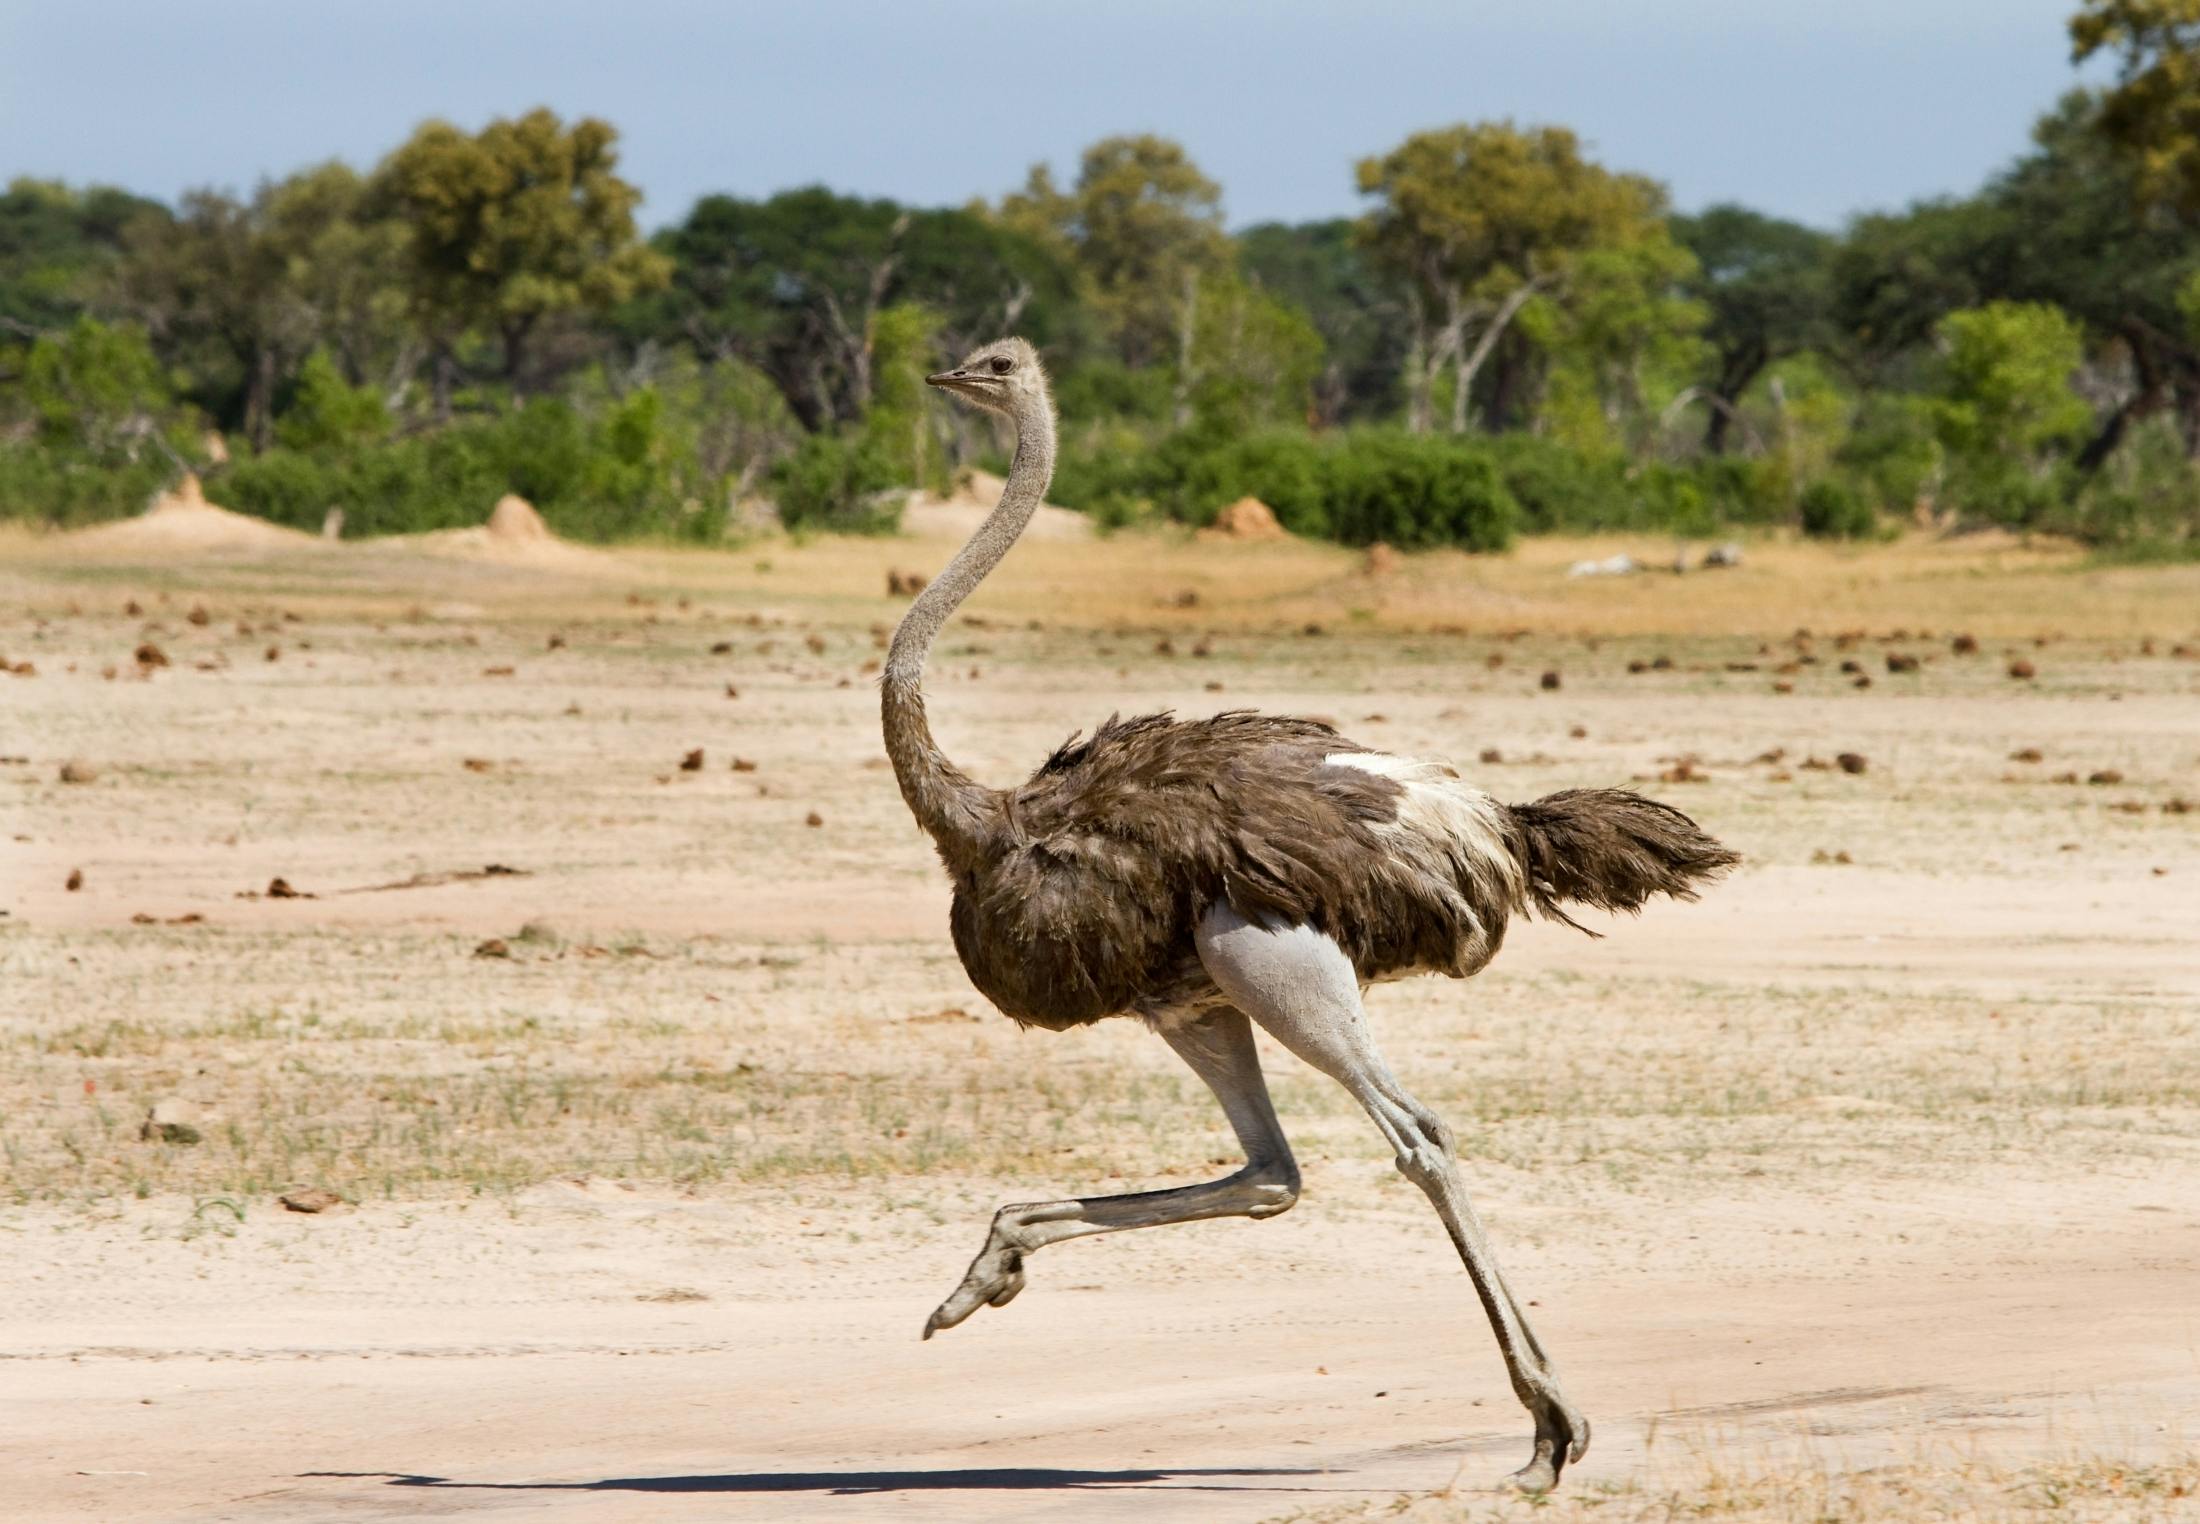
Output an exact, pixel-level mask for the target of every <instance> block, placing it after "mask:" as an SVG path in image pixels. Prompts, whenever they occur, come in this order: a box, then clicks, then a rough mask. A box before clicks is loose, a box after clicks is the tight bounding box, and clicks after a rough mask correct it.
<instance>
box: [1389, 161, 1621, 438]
mask: <svg viewBox="0 0 2200 1524" xmlns="http://www.w3.org/2000/svg"><path fill="white" fill-rule="evenodd" d="M1358 180H1359V188H1360V190H1361V192H1362V194H1364V195H1368V196H1371V197H1373V198H1374V199H1375V205H1374V207H1373V208H1372V209H1371V210H1370V211H1369V212H1368V214H1367V215H1366V217H1365V218H1364V219H1363V220H1362V223H1361V236H1362V237H1363V238H1364V239H1365V240H1366V243H1367V246H1368V248H1369V249H1370V250H1371V251H1373V253H1374V254H1375V256H1376V258H1377V259H1378V260H1379V261H1380V262H1381V263H1382V264H1383V265H1384V266H1385V267H1387V268H1388V269H1389V270H1391V271H1392V272H1394V273H1395V275H1396V276H1397V277H1398V278H1399V279H1400V280H1401V281H1402V282H1404V283H1405V285H1406V288H1407V290H1408V292H1409V293H1410V295H1411V297H1412V299H1413V325H1414V328H1415V345H1414V347H1415V351H1416V353H1417V355H1418V364H1416V365H1415V366H1414V367H1413V369H1412V373H1411V374H1410V375H1409V377H1408V390H1409V397H1408V422H1409V424H1410V425H1411V426H1412V427H1414V428H1417V429H1421V428H1426V427H1428V425H1429V422H1430V386H1431V383H1432V382H1433V380H1434V378H1435V375H1436V374H1437V372H1438V371H1439V370H1440V369H1441V368H1442V367H1443V366H1444V365H1446V364H1447V363H1448V364H1451V365H1453V366H1454V367H1455V368H1456V374H1455V377H1454V402H1453V417H1452V426H1453V428H1454V429H1455V430H1456V429H1460V428H1464V427H1465V424H1466V416H1467V414H1466V409H1467V397H1468V393H1469V392H1470V390H1471V389H1472V386H1473V383H1474V378H1475V375H1476V372H1477V371H1478V370H1479V368H1480V366H1481V364H1482V362H1483V361H1484V360H1485V359H1487V358H1488V356H1489V354H1490V353H1491V351H1492V349H1493V348H1494V347H1495V345H1496V343H1497V341H1498V340H1499V339H1500V338H1502V337H1503V335H1504V332H1505V329H1506V327H1507V326H1508V325H1509V324H1510V322H1511V321H1512V319H1513V318H1514V317H1515V316H1517V315H1518V313H1519V310H1520V308H1521V307H1522V306H1523V305H1524V304H1525V303H1526V302H1527V301H1528V300H1529V299H1530V298H1531V297H1532V296H1534V295H1535V294H1536V293H1537V292H1538V291H1550V290H1557V289H1559V288H1561V287H1562V286H1563V284H1564V281H1565V277H1566V275H1567V273H1568V271H1569V269H1570V267H1571V264H1572V261H1573V260H1574V259H1575V258H1576V257H1577V256H1578V255H1580V254H1581V253H1583V252H1584V251H1586V250H1589V249H1593V248H1606V247H1615V246H1619V245H1624V244H1628V243H1632V242H1635V241H1638V240H1640V239H1643V238H1647V237H1649V236H1652V235H1653V234H1654V233H1656V232H1657V231H1658V230H1659V228H1660V226H1661V223H1662V219H1663V217H1664V214H1665V193H1664V190H1663V188H1662V187H1660V186H1659V185H1658V184H1657V182H1655V181H1653V180H1650V179H1647V178H1645V177H1643V176H1641V175H1628V174H1618V173H1614V172H1613V171H1611V170H1608V169H1605V168H1603V167H1602V166H1600V165H1597V164H1594V163H1592V162H1590V161H1589V159H1588V158H1586V157H1585V156H1584V155H1583V153H1582V151H1581V142H1580V140H1579V139H1578V138H1577V137H1575V135H1574V134H1573V133H1572V132H1570V131H1568V130H1567V129H1565V128H1563V127H1529V128H1521V127H1516V126H1515V125H1514V124H1513V123H1511V122H1509V121H1505V122H1480V123H1471V124H1461V125H1459V126H1455V127H1444V128H1439V129H1437V130H1435V131H1431V132H1418V133H1415V134H1414V135H1413V136H1412V137H1410V138H1408V139H1406V140H1405V142H1403V143H1401V144H1400V145H1399V146H1398V147H1396V148H1394V149H1392V150H1391V151H1390V152H1389V153H1387V154H1384V155H1382V156H1380V157H1377V158H1369V159H1363V160H1361V161H1360V165H1359V169H1358ZM1470 329H1474V330H1477V331H1478V337H1477V338H1476V340H1475V342H1474V343H1473V344H1472V345H1471V346H1470V345H1469V344H1468V342H1467V336H1468V333H1469V331H1470ZM1501 390H1502V389H1501ZM1503 409H1504V403H1503V401H1502V399H1500V400H1499V401H1497V402H1496V403H1495V404H1494V405H1493V406H1492V408H1491V410H1490V411H1491V412H1492V413H1493V414H1501V413H1502V411H1503Z"/></svg>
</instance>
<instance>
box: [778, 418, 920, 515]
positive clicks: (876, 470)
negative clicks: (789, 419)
mask: <svg viewBox="0 0 2200 1524" xmlns="http://www.w3.org/2000/svg"><path fill="white" fill-rule="evenodd" d="M898 477H899V473H898V472H896V471H895V469H894V462H893V460H892V458H891V457H890V456H889V455H888V454H887V452H886V451H885V450H884V449H882V448H880V446H879V444H878V442H877V441H875V440H871V439H865V438H862V437H856V438H841V437H840V436H838V435H833V434H812V435H810V436H809V437H808V438H807V439H805V440H803V441H802V443H801V444H800V445H798V446H796V448H795V451H794V453H793V454H792V455H789V456H788V457H787V458H786V459H784V460H782V461H781V462H780V463H779V468H778V470H777V471H775V472H774V473H773V475H772V490H773V492H774V494H775V495H776V497H777V498H778V500H779V519H780V522H781V523H783V524H785V525H786V526H787V527H788V528H789V529H824V530H832V531H836V532H838V533H842V534H891V533H892V532H893V531H894V530H895V528H897V527H898V526H899V525H900V523H901V507H902V503H901V499H900V498H899V497H898V496H896V497H893V498H891V499H888V498H887V497H886V494H888V493H890V492H891V491H892V489H894V488H895V487H897V486H900V485H905V484H904V483H901V482H900V481H899V480H898Z"/></svg>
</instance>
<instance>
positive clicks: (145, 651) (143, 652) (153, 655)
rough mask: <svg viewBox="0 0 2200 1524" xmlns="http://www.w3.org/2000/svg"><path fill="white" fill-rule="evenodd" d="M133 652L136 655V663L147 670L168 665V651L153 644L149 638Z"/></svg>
mask: <svg viewBox="0 0 2200 1524" xmlns="http://www.w3.org/2000/svg"><path fill="white" fill-rule="evenodd" d="M133 654H134V655H135V656H136V657H137V664H138V665H139V666H141V667H144V668H146V669H148V670H150V669H151V668H154V667H165V666H167V665H168V653H167V652H166V651H163V650H162V649H161V648H160V647H159V646H156V645H154V644H153V643H152V642H151V641H150V640H148V641H145V642H144V643H142V644H141V645H139V647H138V648H137V650H136V652H135V653H133Z"/></svg>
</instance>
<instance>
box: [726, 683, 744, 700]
mask: <svg viewBox="0 0 2200 1524" xmlns="http://www.w3.org/2000/svg"><path fill="white" fill-rule="evenodd" d="M740 696H741V690H740V689H739V688H736V687H734V685H733V684H731V683H728V684H726V697H727V698H731V699H737V698H739V697H740Z"/></svg>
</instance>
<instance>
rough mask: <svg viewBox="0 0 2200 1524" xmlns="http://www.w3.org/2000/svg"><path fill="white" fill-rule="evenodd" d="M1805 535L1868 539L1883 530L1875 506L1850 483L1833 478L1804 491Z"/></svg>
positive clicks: (1819, 537)
mask: <svg viewBox="0 0 2200 1524" xmlns="http://www.w3.org/2000/svg"><path fill="white" fill-rule="evenodd" d="M1801 508H1802V520H1803V533H1805V534H1807V535H1809V536H1810V537H1811V538H1812V539H1816V540H1867V539H1870V538H1871V537H1872V536H1873V535H1874V534H1876V533H1878V531H1879V520H1878V516H1877V515H1876V514H1874V513H1873V512H1872V508H1871V504H1869V503H1867V502H1865V501H1864V498H1863V495H1862V494H1861V493H1859V492H1858V491H1857V490H1856V489H1855V488H1854V487H1851V486H1850V485H1849V484H1848V483H1846V482H1843V481H1839V480H1836V479H1834V478H1832V477H1828V478H1826V479H1825V480H1824V481H1815V482H1812V483H1811V484H1810V485H1809V486H1808V487H1805V488H1804V489H1803V497H1802V503H1801Z"/></svg>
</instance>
